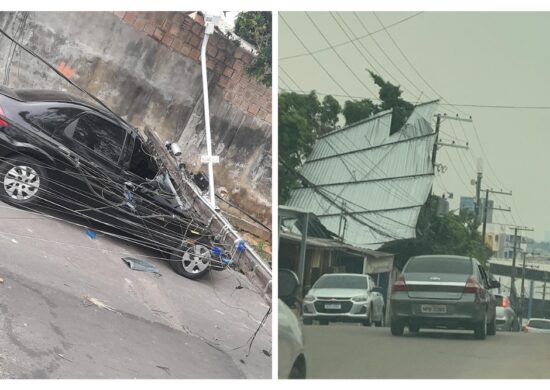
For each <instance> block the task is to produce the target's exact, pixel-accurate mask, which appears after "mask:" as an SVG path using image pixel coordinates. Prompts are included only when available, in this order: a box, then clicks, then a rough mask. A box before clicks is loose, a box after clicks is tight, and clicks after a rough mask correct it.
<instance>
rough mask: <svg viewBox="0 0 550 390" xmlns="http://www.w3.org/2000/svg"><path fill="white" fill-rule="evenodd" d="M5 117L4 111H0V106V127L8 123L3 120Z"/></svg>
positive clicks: (0, 107)
mask: <svg viewBox="0 0 550 390" xmlns="http://www.w3.org/2000/svg"><path fill="white" fill-rule="evenodd" d="M5 116H6V114H4V110H3V109H2V106H0V127H6V126H8V122H6V121H5V120H4V119H3V118H4V117H5Z"/></svg>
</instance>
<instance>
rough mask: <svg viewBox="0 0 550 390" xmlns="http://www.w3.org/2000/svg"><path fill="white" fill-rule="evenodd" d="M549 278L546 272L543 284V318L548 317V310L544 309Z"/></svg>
mask: <svg viewBox="0 0 550 390" xmlns="http://www.w3.org/2000/svg"><path fill="white" fill-rule="evenodd" d="M547 280H548V274H547V273H546V272H545V273H544V285H543V286H542V318H546V312H545V311H544V302H545V301H546V281H547Z"/></svg>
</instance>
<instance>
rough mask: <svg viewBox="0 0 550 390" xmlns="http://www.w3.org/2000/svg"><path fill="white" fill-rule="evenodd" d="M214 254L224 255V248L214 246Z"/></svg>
mask: <svg viewBox="0 0 550 390" xmlns="http://www.w3.org/2000/svg"><path fill="white" fill-rule="evenodd" d="M212 254H213V255H214V256H218V257H220V256H221V255H222V250H221V249H220V248H218V247H216V246H215V247H213V248H212Z"/></svg>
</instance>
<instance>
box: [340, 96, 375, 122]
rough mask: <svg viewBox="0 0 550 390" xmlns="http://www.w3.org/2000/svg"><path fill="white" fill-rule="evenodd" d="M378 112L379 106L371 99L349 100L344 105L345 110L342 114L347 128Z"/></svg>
mask: <svg viewBox="0 0 550 390" xmlns="http://www.w3.org/2000/svg"><path fill="white" fill-rule="evenodd" d="M377 112H378V106H377V105H376V104H374V103H373V102H372V100H370V99H363V100H356V101H352V100H348V101H346V102H345V103H344V109H343V110H342V114H344V118H345V119H346V126H349V125H351V124H352V123H356V122H359V121H360V120H363V119H366V118H368V117H370V116H371V115H372V114H375V113H377Z"/></svg>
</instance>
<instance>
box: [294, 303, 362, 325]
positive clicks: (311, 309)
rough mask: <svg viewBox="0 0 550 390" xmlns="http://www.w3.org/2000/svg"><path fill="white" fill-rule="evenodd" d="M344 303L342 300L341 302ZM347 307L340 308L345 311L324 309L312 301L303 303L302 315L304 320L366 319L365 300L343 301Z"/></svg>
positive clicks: (347, 320)
mask: <svg viewBox="0 0 550 390" xmlns="http://www.w3.org/2000/svg"><path fill="white" fill-rule="evenodd" d="M342 303H344V302H342ZM345 303H346V304H347V305H348V306H349V309H348V307H344V308H343V309H342V310H346V311H345V312H334V311H331V310H330V309H329V310H326V309H322V308H320V307H319V306H321V305H320V304H317V307H316V304H315V303H313V302H307V303H304V310H303V313H302V316H303V318H304V320H325V321H341V322H362V321H365V320H367V319H368V316H369V313H368V307H367V303H366V302H353V301H347V302H345Z"/></svg>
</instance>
